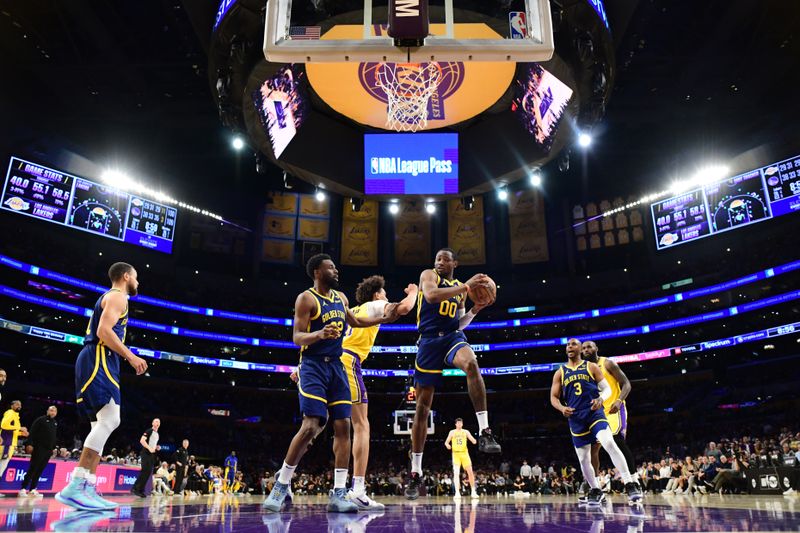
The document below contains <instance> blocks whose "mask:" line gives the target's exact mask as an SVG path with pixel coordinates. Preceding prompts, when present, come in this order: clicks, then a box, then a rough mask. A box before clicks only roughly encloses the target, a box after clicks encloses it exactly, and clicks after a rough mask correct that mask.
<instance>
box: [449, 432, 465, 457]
mask: <svg viewBox="0 0 800 533" xmlns="http://www.w3.org/2000/svg"><path fill="white" fill-rule="evenodd" d="M450 445H451V446H452V447H453V453H464V452H466V451H467V432H466V430H464V429H454V430H453V438H452V439H450Z"/></svg>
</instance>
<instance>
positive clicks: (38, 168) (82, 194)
mask: <svg viewBox="0 0 800 533" xmlns="http://www.w3.org/2000/svg"><path fill="white" fill-rule="evenodd" d="M0 208H2V209H5V210H7V211H13V212H15V213H22V214H24V215H28V216H31V217H34V218H38V219H41V220H47V221H49V222H55V223H56V224H61V225H63V226H70V227H73V228H77V229H80V230H83V231H88V232H90V233H94V234H97V235H103V236H104V237H109V238H111V239H116V240H119V241H125V242H128V243H131V244H135V245H137V246H143V247H145V248H150V249H151V250H157V251H159V252H164V253H171V252H172V240H173V237H174V232H175V221H176V219H177V214H178V211H177V209H175V208H174V207H169V206H165V205H162V204H159V203H156V202H151V201H150V200H145V199H144V198H141V197H138V196H135V195H132V194H128V193H126V192H123V191H120V190H117V189H113V188H111V187H107V186H105V185H101V184H99V183H95V182H93V181H90V180H87V179H85V178H81V177H78V176H72V175H70V174H67V173H65V172H62V171H60V170H55V169H52V168H48V167H45V166H43V165H39V164H37V163H31V162H29V161H25V160H23V159H19V158H17V157H12V158H11V163H10V164H9V167H8V174H7V176H6V182H5V186H4V187H3V196H2V200H0Z"/></svg>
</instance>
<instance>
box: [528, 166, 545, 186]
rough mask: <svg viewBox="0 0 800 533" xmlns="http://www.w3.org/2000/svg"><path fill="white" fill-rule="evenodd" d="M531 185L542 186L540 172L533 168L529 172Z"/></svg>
mask: <svg viewBox="0 0 800 533" xmlns="http://www.w3.org/2000/svg"><path fill="white" fill-rule="evenodd" d="M531 185H533V186H534V187H541V186H542V173H541V172H539V171H538V170H534V171H533V172H532V173H531Z"/></svg>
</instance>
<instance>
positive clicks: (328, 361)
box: [263, 254, 397, 513]
mask: <svg viewBox="0 0 800 533" xmlns="http://www.w3.org/2000/svg"><path fill="white" fill-rule="evenodd" d="M306 273H307V274H308V276H309V277H310V278H311V279H313V280H314V287H312V288H310V289H308V290H306V291H304V292H302V293H300V295H298V296H297V300H296V301H295V305H294V331H293V335H292V340H293V341H294V343H295V344H297V345H299V346H300V361H301V363H302V364H301V365H300V370H299V381H298V383H297V389H298V391H299V393H300V411H301V412H302V413H303V422H302V425H301V426H300V430H299V431H298V432H297V434H296V435H295V436H294V438H293V439H292V442H291V444H290V445H289V450H288V451H287V452H286V458H285V459H284V462H283V467H282V468H281V470H280V473H279V475H278V480H277V481H276V482H275V485H274V486H273V488H272V492H270V494H269V496H268V497H267V499H266V500H264V503H263V508H264V509H265V510H267V511H270V512H274V513H277V512H280V510H281V505H282V504H283V501H284V499H285V498H286V495H287V492H288V490H289V484H290V483H291V480H292V475H293V474H294V471H295V469H296V468H297V464H298V463H299V462H300V459H301V458H302V457H303V455H304V454H305V453H306V450H308V446H309V445H310V444H311V442H312V441H313V440H314V438H315V437H316V436H317V435H319V434H320V433H321V432H322V430H323V428H324V427H325V423H326V422H327V419H328V414H329V413H330V417H331V418H332V419H333V453H334V456H335V462H334V468H335V469H334V483H333V493H332V494H331V497H330V502H329V503H328V511H329V512H335V513H352V512H357V511H358V507H357V506H356V505H355V504H354V503H353V502H351V501H349V500H348V499H347V489H346V488H345V485H346V483H347V469H348V466H349V464H350V415H351V411H352V404H353V402H352V400H351V397H350V383H349V382H348V380H347V375H346V374H345V368H344V365H342V362H341V360H340V357H341V355H342V334H343V332H344V329H345V326H351V327H354V328H367V327H371V326H375V325H377V324H385V323H386V322H390V321H392V320H394V319H395V318H396V317H397V312H396V306H387V308H386V310H385V311H384V314H383V315H382V316H378V317H372V318H369V317H357V316H356V315H355V314H354V313H353V312H352V311H351V310H350V309H349V306H348V301H347V297H346V296H345V295H344V294H342V293H341V292H339V291H337V290H335V289H336V288H337V287H338V286H339V271H338V270H337V269H336V265H335V264H334V263H333V261H332V260H331V258H330V256H329V255H326V254H317V255H315V256H313V257H312V258H311V259H309V260H308V263H307V265H306Z"/></svg>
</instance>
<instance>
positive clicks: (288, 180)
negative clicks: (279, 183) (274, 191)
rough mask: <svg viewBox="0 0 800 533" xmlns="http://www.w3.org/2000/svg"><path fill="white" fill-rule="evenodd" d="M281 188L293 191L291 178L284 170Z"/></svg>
mask: <svg viewBox="0 0 800 533" xmlns="http://www.w3.org/2000/svg"><path fill="white" fill-rule="evenodd" d="M283 188H284V189H287V190H290V191H291V190H292V189H294V182H293V181H292V177H291V176H290V175H289V173H288V172H286V171H285V170H284V171H283Z"/></svg>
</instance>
